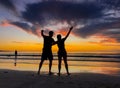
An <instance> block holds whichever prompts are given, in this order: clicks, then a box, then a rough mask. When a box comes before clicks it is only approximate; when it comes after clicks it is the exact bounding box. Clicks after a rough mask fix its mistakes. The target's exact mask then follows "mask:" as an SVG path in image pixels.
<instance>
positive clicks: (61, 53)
mask: <svg viewBox="0 0 120 88" xmlns="http://www.w3.org/2000/svg"><path fill="white" fill-rule="evenodd" d="M72 29H73V27H71V28H70V29H69V32H68V33H67V35H66V36H65V37H64V38H61V35H60V34H58V35H57V41H56V42H55V43H56V44H57V46H58V48H59V49H58V70H59V72H58V75H59V76H60V71H61V61H62V58H63V60H64V63H65V68H66V71H67V74H68V75H70V73H69V70H68V63H67V52H66V49H65V43H64V42H65V40H66V39H67V37H68V36H69V34H70V32H71V30H72Z"/></svg>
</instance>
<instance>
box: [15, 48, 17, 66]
mask: <svg viewBox="0 0 120 88" xmlns="http://www.w3.org/2000/svg"><path fill="white" fill-rule="evenodd" d="M16 65H17V50H15V62H14V66H16Z"/></svg>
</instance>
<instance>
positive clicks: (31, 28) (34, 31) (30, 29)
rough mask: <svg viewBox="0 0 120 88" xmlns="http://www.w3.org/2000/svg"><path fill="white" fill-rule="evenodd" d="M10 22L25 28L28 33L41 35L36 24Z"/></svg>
mask: <svg viewBox="0 0 120 88" xmlns="http://www.w3.org/2000/svg"><path fill="white" fill-rule="evenodd" d="M10 24H12V25H15V26H17V27H19V28H21V29H23V30H24V31H26V32H27V33H31V34H34V35H37V36H39V34H38V32H37V28H36V26H34V25H30V24H28V23H22V22H10Z"/></svg>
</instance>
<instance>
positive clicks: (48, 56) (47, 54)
mask: <svg viewBox="0 0 120 88" xmlns="http://www.w3.org/2000/svg"><path fill="white" fill-rule="evenodd" d="M47 59H48V60H53V55H52V52H48V51H43V53H42V56H41V60H47Z"/></svg>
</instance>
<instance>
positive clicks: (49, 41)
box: [38, 27, 73, 76]
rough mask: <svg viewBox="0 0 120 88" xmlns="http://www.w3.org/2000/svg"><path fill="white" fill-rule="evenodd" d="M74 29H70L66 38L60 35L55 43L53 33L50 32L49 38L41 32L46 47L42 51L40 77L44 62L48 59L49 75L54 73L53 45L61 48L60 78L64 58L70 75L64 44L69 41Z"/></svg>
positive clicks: (59, 59) (59, 52)
mask: <svg viewBox="0 0 120 88" xmlns="http://www.w3.org/2000/svg"><path fill="white" fill-rule="evenodd" d="M72 29H73V27H71V28H70V29H69V31H68V33H67V35H66V36H65V37H64V38H62V37H61V35H60V34H58V35H57V41H54V39H53V38H52V36H53V31H50V32H49V36H46V35H44V31H43V30H42V31H41V35H42V37H43V39H44V45H43V50H42V56H41V62H40V64H39V69H38V75H39V74H40V70H41V67H42V64H43V62H44V60H47V59H49V75H51V74H52V72H51V67H52V60H53V55H52V45H55V44H57V46H58V48H59V50H58V70H59V72H58V75H59V76H60V71H61V62H62V58H63V60H64V63H65V68H66V71H67V74H68V75H70V73H69V70H68V64H67V52H66V49H65V44H64V42H65V40H66V39H67V37H68V36H69V34H70V32H71V30H72Z"/></svg>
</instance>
